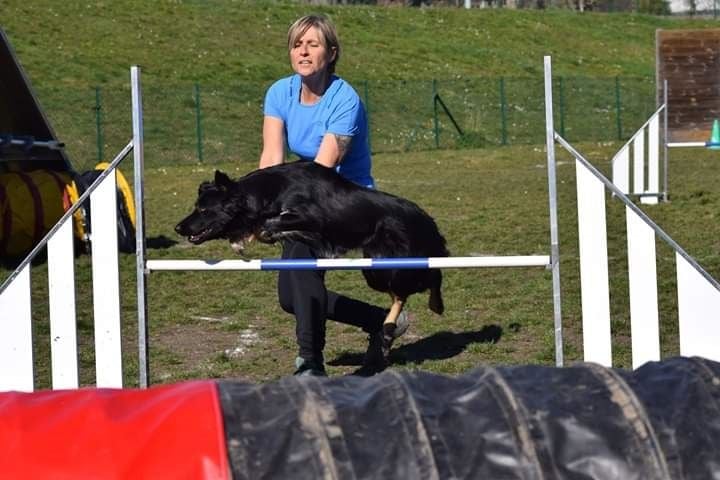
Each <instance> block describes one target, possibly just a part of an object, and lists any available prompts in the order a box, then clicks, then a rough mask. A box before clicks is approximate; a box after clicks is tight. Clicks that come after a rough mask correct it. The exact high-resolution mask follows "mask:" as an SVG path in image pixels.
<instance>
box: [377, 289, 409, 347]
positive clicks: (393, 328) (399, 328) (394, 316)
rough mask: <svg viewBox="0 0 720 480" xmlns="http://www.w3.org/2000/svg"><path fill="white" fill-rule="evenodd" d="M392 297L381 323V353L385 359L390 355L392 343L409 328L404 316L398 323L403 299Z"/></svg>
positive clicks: (406, 317)
mask: <svg viewBox="0 0 720 480" xmlns="http://www.w3.org/2000/svg"><path fill="white" fill-rule="evenodd" d="M391 296H392V302H393V303H392V305H391V306H390V311H389V312H388V314H387V316H386V317H385V321H384V322H383V328H382V330H383V353H384V354H385V357H386V358H387V357H388V355H389V354H390V346H391V345H392V342H393V341H394V340H395V339H396V338H397V337H399V336H400V335H402V334H403V333H405V331H406V330H407V329H408V326H409V316H408V315H407V314H405V315H404V316H403V318H402V321H399V317H400V313H401V312H402V310H403V307H404V306H405V300H406V299H405V298H400V297H398V296H395V295H391Z"/></svg>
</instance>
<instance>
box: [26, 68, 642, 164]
mask: <svg viewBox="0 0 720 480" xmlns="http://www.w3.org/2000/svg"><path fill="white" fill-rule="evenodd" d="M350 82H351V83H352V84H353V86H354V87H355V89H356V90H357V91H358V93H359V95H360V96H361V97H362V98H363V100H364V102H365V105H366V108H367V110H368V116H369V121H370V143H371V148H372V151H373V152H374V153H384V152H405V151H418V150H430V149H437V148H442V149H456V148H478V147H488V146H502V145H518V144H542V143H543V142H544V134H545V132H544V104H543V103H544V99H543V84H542V79H541V78H519V77H500V78H497V77H495V78H481V77H478V78H463V79H453V80H432V79H431V80H406V81H395V80H392V81H365V80H357V81H354V80H350ZM554 83H555V85H554V88H555V91H556V92H557V94H556V99H555V100H554V101H555V108H554V111H555V117H556V125H558V131H559V133H560V134H561V135H563V137H564V138H567V139H570V140H571V141H574V142H578V141H617V140H624V139H626V138H627V137H629V135H631V134H632V133H633V132H634V131H635V130H636V129H637V128H638V127H639V126H640V125H642V124H643V122H644V121H645V120H646V119H647V118H648V117H649V116H650V115H651V114H652V113H653V112H654V111H655V108H656V101H655V79H654V78H653V77H605V78H589V77H558V78H555V80H554ZM267 86H268V85H263V84H252V85H223V86H215V85H205V84H184V85H178V84H174V85H158V84H153V83H151V82H149V81H146V87H145V92H144V96H145V105H146V106H145V141H146V152H147V153H146V163H147V165H148V166H166V165H175V164H179V163H186V164H187V163H198V162H200V163H218V162H223V161H235V162H250V163H255V162H256V161H257V158H258V156H259V154H260V148H261V130H262V102H263V96H264V92H265V89H266V88H267ZM127 92H128V86H125V85H120V86H115V87H109V86H105V87H102V88H101V87H97V88H93V89H84V90H73V89H67V88H65V89H44V90H40V91H39V92H38V94H39V97H40V101H41V102H42V103H43V105H44V106H45V109H46V111H47V113H48V116H49V117H50V120H51V122H52V124H53V126H54V127H55V130H56V131H57V133H58V136H59V138H60V140H61V141H63V142H65V144H66V146H67V152H68V155H69V156H70V158H71V160H72V162H73V166H74V167H75V168H76V169H78V170H81V169H86V168H90V167H92V166H93V165H94V164H95V163H97V162H98V161H107V160H108V158H107V153H108V152H114V151H117V150H118V149H119V148H122V146H123V143H124V141H125V139H126V138H127V135H128V133H129V132H128V130H127V124H128V120H127V119H128V118H129V117H130V105H129V104H128V101H127V98H128V93H127Z"/></svg>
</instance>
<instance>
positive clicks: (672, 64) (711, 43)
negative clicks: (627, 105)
mask: <svg viewBox="0 0 720 480" xmlns="http://www.w3.org/2000/svg"><path fill="white" fill-rule="evenodd" d="M655 38H656V55H657V59H656V69H657V70H656V79H657V102H658V105H660V104H662V102H663V84H664V81H665V80H667V83H668V136H669V138H668V141H671V142H687V141H706V140H708V139H709V137H710V129H711V126H712V122H713V120H714V119H715V118H720V29H704V30H662V29H659V30H657V32H656V36H655Z"/></svg>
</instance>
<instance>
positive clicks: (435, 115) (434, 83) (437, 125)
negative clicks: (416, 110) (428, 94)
mask: <svg viewBox="0 0 720 480" xmlns="http://www.w3.org/2000/svg"><path fill="white" fill-rule="evenodd" d="M432 100H433V122H434V125H435V148H440V123H439V121H438V108H437V80H435V79H434V78H433V81H432Z"/></svg>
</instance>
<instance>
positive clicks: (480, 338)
mask: <svg viewBox="0 0 720 480" xmlns="http://www.w3.org/2000/svg"><path fill="white" fill-rule="evenodd" d="M502 333H503V331H502V328H500V327H499V326H498V325H486V326H484V327H483V328H482V329H480V330H478V331H476V332H462V333H453V332H437V333H435V334H433V335H431V336H429V337H426V338H422V339H420V340H418V341H416V342H413V343H408V344H405V345H402V346H399V347H396V348H393V349H392V350H391V352H390V363H391V365H406V364H408V363H414V364H421V363H423V362H425V361H426V360H444V359H447V358H452V357H455V356H457V355H459V354H460V353H462V352H463V351H464V350H465V349H466V348H467V347H468V345H470V344H473V343H496V342H497V341H498V340H500V337H501V336H502ZM363 356H364V352H360V353H343V354H342V355H340V356H338V357H337V358H335V359H333V360H331V361H329V362H327V363H328V365H333V366H356V365H362V362H363Z"/></svg>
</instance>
